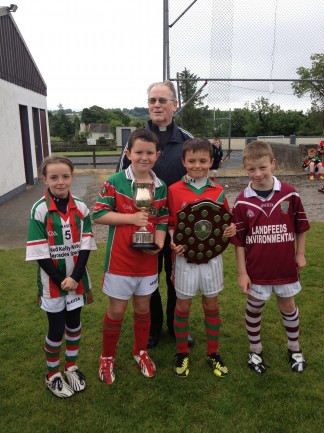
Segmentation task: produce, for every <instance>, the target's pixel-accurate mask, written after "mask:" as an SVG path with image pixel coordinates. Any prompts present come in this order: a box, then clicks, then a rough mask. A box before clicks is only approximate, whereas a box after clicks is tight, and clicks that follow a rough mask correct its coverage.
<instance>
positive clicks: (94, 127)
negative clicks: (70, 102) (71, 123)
mask: <svg viewBox="0 0 324 433" xmlns="http://www.w3.org/2000/svg"><path fill="white" fill-rule="evenodd" d="M86 128H87V129H89V130H90V132H97V133H102V134H104V133H107V132H109V125H108V123H88V125H86Z"/></svg>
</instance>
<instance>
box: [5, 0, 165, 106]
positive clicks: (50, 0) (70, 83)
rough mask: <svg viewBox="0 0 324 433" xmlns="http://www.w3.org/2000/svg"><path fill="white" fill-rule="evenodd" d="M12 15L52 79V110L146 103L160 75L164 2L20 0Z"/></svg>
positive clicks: (47, 78) (49, 86) (46, 77)
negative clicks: (152, 84) (149, 90)
mask: <svg viewBox="0 0 324 433" xmlns="http://www.w3.org/2000/svg"><path fill="white" fill-rule="evenodd" d="M16 4H17V6H18V10H17V11H16V12H15V13H13V14H12V16H13V18H14V20H15V22H16V24H17V25H18V28H19V30H20V32H21V34H22V36H23V38H24V40H25V42H26V44H27V46H28V48H29V51H30V52H31V54H32V56H33V58H34V60H35V62H36V64H37V67H38V69H39V71H40V73H41V75H42V77H43V79H44V80H45V82H46V84H47V93H48V96H47V105H48V109H49V110H53V109H57V106H58V105H59V104H62V105H63V107H64V108H71V109H73V110H82V109H83V108H85V107H90V106H92V105H98V106H100V107H103V108H133V107H135V106H137V107H145V106H146V105H147V103H146V100H147V96H146V90H147V87H148V86H149V84H151V83H152V82H156V81H162V79H163V69H162V64H163V62H162V52H163V37H162V28H163V22H162V20H163V1H162V0H91V1H85V0H78V1H75V0H74V1H72V0H17V1H16Z"/></svg>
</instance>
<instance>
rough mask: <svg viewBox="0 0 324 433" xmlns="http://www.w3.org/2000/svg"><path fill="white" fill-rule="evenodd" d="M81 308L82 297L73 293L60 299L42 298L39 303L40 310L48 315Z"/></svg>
mask: <svg viewBox="0 0 324 433" xmlns="http://www.w3.org/2000/svg"><path fill="white" fill-rule="evenodd" d="M83 306H84V299H83V295H76V294H75V293H71V294H69V295H66V296H61V297H60V298H44V297H43V296H42V298H41V303H40V307H41V309H42V310H44V311H47V312H48V313H59V312H60V311H63V310H64V309H65V308H66V310H67V311H72V310H75V309H76V308H79V307H83Z"/></svg>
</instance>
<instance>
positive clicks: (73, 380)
mask: <svg viewBox="0 0 324 433" xmlns="http://www.w3.org/2000/svg"><path fill="white" fill-rule="evenodd" d="M64 374H65V377H66V380H67V381H68V383H69V385H70V386H71V388H72V389H73V391H75V392H79V391H83V390H84V388H85V387H86V384H85V376H84V374H82V373H81V371H80V370H79V369H78V367H77V366H76V365H73V366H72V367H69V368H68V369H67V370H65V371H64Z"/></svg>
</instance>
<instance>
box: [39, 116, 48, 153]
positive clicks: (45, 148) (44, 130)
mask: <svg viewBox="0 0 324 433" xmlns="http://www.w3.org/2000/svg"><path fill="white" fill-rule="evenodd" d="M39 114H40V122H41V131H42V145H43V155H44V158H46V157H47V156H48V135H47V122H46V112H45V110H39Z"/></svg>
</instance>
